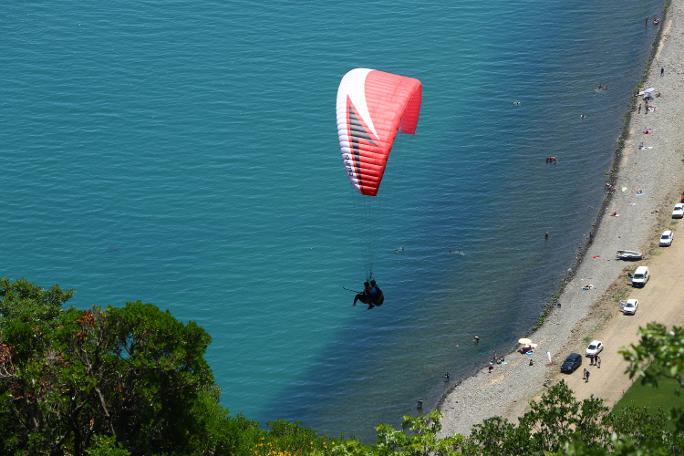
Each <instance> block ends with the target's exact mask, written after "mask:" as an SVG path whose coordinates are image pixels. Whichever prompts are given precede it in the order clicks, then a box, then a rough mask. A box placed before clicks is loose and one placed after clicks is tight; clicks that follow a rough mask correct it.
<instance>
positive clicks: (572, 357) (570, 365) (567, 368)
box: [561, 353, 582, 374]
mask: <svg viewBox="0 0 684 456" xmlns="http://www.w3.org/2000/svg"><path fill="white" fill-rule="evenodd" d="M581 365H582V356H581V355H580V354H579V353H570V354H569V355H568V357H567V358H565V361H563V364H561V372H562V373H564V374H572V373H573V372H575V369H577V368H578V367H580V366H581Z"/></svg>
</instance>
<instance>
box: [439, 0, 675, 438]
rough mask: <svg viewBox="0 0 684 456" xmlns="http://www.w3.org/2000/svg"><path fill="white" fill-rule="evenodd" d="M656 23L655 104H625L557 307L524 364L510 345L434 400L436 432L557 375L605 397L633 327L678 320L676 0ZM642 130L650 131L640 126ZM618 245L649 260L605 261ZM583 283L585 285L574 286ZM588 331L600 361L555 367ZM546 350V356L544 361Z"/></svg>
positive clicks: (516, 398)
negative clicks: (611, 187)
mask: <svg viewBox="0 0 684 456" xmlns="http://www.w3.org/2000/svg"><path fill="white" fill-rule="evenodd" d="M635 26H639V24H637V25H635ZM661 26H663V27H664V29H663V32H662V35H661V39H660V42H659V46H658V48H657V51H656V53H655V56H654V58H653V62H652V64H651V67H650V70H649V72H648V81H647V82H646V83H645V85H644V86H645V87H655V88H656V92H660V94H661V95H660V96H659V97H656V98H655V99H654V101H653V103H651V105H652V106H655V108H656V110H655V111H649V112H647V111H646V110H645V109H644V104H643V102H641V103H640V104H641V105H642V106H641V111H640V112H637V109H635V111H634V112H633V114H632V119H631V122H630V125H629V135H628V137H627V139H626V141H625V144H624V148H623V150H622V153H621V155H620V158H619V163H618V169H619V172H618V176H617V179H616V181H615V187H616V190H615V193H614V195H613V197H612V199H611V200H610V202H609V203H608V205H607V207H606V211H605V216H604V217H603V218H602V219H601V221H600V223H599V225H598V227H597V229H596V230H595V233H594V234H593V243H592V244H591V245H589V247H588V248H587V250H586V252H585V255H584V259H583V261H582V262H581V264H580V265H579V267H578V269H577V270H576V274H574V276H573V279H572V280H571V281H570V282H569V283H568V284H567V285H566V287H565V289H564V291H563V293H562V295H561V297H560V300H559V303H560V307H557V308H555V309H554V310H553V311H552V312H551V313H550V314H549V315H548V317H547V319H546V322H545V323H544V325H543V326H542V327H541V328H540V329H538V330H537V331H536V332H535V333H533V334H532V335H530V336H529V337H530V338H531V339H532V340H533V341H534V342H535V343H537V344H539V346H538V348H537V350H536V352H535V354H534V356H533V359H534V365H533V366H530V365H529V358H528V357H527V356H524V355H521V354H519V353H517V352H513V353H510V354H508V355H506V357H505V359H506V362H507V364H505V365H504V364H499V365H495V367H494V370H493V372H492V373H488V372H487V370H488V369H487V361H488V360H483V366H482V369H481V370H480V372H478V373H477V374H476V375H475V376H473V377H470V378H468V379H466V380H464V381H463V382H462V383H461V384H460V385H458V386H457V387H455V388H454V389H453V390H452V391H450V392H449V394H448V395H447V396H446V397H445V398H444V399H443V401H442V403H441V405H440V410H441V411H442V413H443V434H445V435H446V434H452V433H461V434H467V433H469V432H470V429H471V427H472V426H473V425H474V424H477V423H480V422H482V421H483V420H484V419H486V418H488V417H492V416H497V415H498V416H503V417H506V418H508V419H509V420H513V421H515V419H516V418H517V417H519V416H520V415H522V414H523V413H524V412H525V411H526V409H527V406H528V403H529V401H530V400H531V399H533V398H535V397H537V396H538V395H540V394H541V393H542V392H543V391H544V386H545V385H547V386H548V385H549V384H553V383H554V382H557V381H559V380H560V379H565V380H566V381H567V382H568V383H569V385H570V387H571V388H572V389H573V390H574V391H575V393H576V395H577V396H578V398H580V399H583V398H585V397H589V395H590V394H594V395H596V396H598V397H601V398H603V399H605V400H606V401H607V403H608V404H609V405H610V404H613V403H615V402H616V401H617V400H619V399H620V397H621V396H622V393H623V392H624V391H625V390H626V389H627V388H628V387H629V385H630V384H631V382H630V380H629V379H628V378H627V376H626V375H625V374H624V369H625V364H624V362H623V361H622V360H621V357H620V356H619V355H618V354H617V350H618V349H619V348H620V347H623V346H626V345H628V344H629V343H633V342H637V340H638V337H637V328H638V327H639V326H643V325H645V324H646V323H647V322H649V321H659V322H663V323H666V324H668V325H672V324H678V325H682V324H684V311H682V310H684V306H683V304H684V290H683V292H680V291H679V290H677V285H678V284H681V283H684V281H683V280H682V279H683V278H684V229H678V226H679V225H680V224H684V221H673V220H671V218H670V214H671V210H672V206H673V205H674V203H676V202H678V201H679V195H680V194H681V192H682V191H684V0H673V1H672V3H671V5H670V8H669V10H668V13H667V17H666V18H665V21H664V23H663V24H662V25H661ZM661 68H664V75H663V76H661V74H660V71H661ZM638 104H639V103H638ZM647 129H651V131H652V133H650V134H644V131H646V130H647ZM642 143H643V148H640V145H641V144H642ZM639 191H641V193H637V192H639ZM612 214H617V215H612ZM588 228H589V227H588ZM668 228H670V229H673V230H675V240H674V243H673V245H672V247H670V248H658V247H657V240H658V238H659V235H660V233H661V232H662V231H663V230H664V229H668ZM622 249H629V250H633V249H642V250H643V251H644V252H648V253H649V258H647V259H646V260H645V261H641V262H637V263H625V262H622V261H617V260H615V252H616V251H617V250H622ZM639 264H646V265H648V266H649V268H650V269H651V275H652V277H651V280H650V282H649V283H648V284H647V285H646V287H645V288H643V289H640V290H637V289H632V288H631V287H629V282H628V277H627V272H628V271H631V270H633V269H634V268H635V267H636V266H637V265H639ZM588 284H591V286H592V287H591V288H590V289H588V290H585V289H583V288H584V287H585V286H586V285H588ZM683 288H684V287H683ZM627 297H634V298H637V299H639V301H640V306H639V310H638V312H637V314H636V316H635V317H628V316H623V315H622V314H621V313H619V312H618V308H617V302H618V298H627ZM521 336H523V335H522V334H521ZM589 339H599V340H602V341H603V343H604V345H605V347H606V348H605V350H604V351H603V353H602V354H601V361H602V363H601V368H600V369H599V368H597V367H594V366H589V362H588V360H587V359H586V358H585V361H584V362H583V366H582V367H581V368H580V369H578V370H577V371H576V372H575V373H574V374H572V375H561V374H560V373H559V365H560V363H561V362H562V361H563V359H564V358H565V356H566V355H567V354H568V353H570V352H572V351H575V352H577V353H581V354H584V349H585V347H586V344H587V342H588V340H589ZM515 343H516V341H511V344H515ZM547 351H548V352H550V353H551V354H552V359H553V363H552V364H548V360H547V359H546V352H547ZM584 367H586V368H587V369H589V370H590V372H591V376H590V381H589V383H584V381H583V380H582V369H583V368H584Z"/></svg>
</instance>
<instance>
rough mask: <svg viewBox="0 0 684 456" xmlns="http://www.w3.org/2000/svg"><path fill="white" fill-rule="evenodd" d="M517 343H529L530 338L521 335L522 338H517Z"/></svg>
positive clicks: (530, 341)
mask: <svg viewBox="0 0 684 456" xmlns="http://www.w3.org/2000/svg"><path fill="white" fill-rule="evenodd" d="M518 343H519V344H521V345H530V344H531V343H532V340H531V339H528V338H527V337H523V338H522V339H518Z"/></svg>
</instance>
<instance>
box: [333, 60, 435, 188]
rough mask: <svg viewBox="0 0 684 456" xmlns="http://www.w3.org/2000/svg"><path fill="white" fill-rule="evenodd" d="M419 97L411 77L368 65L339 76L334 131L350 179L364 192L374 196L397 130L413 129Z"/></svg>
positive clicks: (419, 87) (416, 82) (419, 90)
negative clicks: (375, 68)
mask: <svg viewBox="0 0 684 456" xmlns="http://www.w3.org/2000/svg"><path fill="white" fill-rule="evenodd" d="M421 99H422V85H421V83H420V81H419V80H417V79H414V78H409V77H406V76H400V75H397V74H391V73H385V72H383V71H378V70H371V69H368V68H355V69H353V70H351V71H349V72H348V73H347V74H345V75H344V77H343V78H342V81H341V82H340V87H339V88H338V90H337V133H338V136H339V139H340V148H341V152H342V161H343V162H344V167H345V169H346V171H347V175H348V176H349V180H350V181H351V183H352V184H353V185H354V187H356V189H357V190H358V191H359V192H360V193H361V194H362V195H368V196H376V195H377V193H378V189H379V187H380V182H381V181H382V176H383V175H384V173H385V167H386V166H387V159H388V158H389V154H390V151H391V149H392V144H393V143H394V138H395V137H396V135H397V131H398V130H401V131H402V132H403V133H407V134H414V133H415V132H416V127H417V125H418V117H419V115H420V103H421Z"/></svg>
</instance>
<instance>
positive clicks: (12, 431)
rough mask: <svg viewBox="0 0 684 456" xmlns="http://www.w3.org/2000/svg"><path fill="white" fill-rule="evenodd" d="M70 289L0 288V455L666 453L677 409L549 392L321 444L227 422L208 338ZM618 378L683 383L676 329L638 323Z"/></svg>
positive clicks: (282, 429)
mask: <svg viewBox="0 0 684 456" xmlns="http://www.w3.org/2000/svg"><path fill="white" fill-rule="evenodd" d="M72 295H73V292H72V291H71V290H62V289H60V288H59V287H58V286H53V287H52V288H50V289H47V290H45V289H42V288H39V287H37V286H35V285H33V284H31V283H29V282H27V281H25V280H18V281H16V282H12V281H9V280H7V279H0V454H8V455H12V454H15V455H44V454H45V455H47V454H49V455H62V454H69V455H79V456H80V455H90V456H137V455H237V456H242V455H245V456H246V455H250V456H254V455H256V456H292V455H314V456H324V455H333V456H390V455H405V456H457V455H458V456H460V455H463V456H469V455H483V454H486V455H494V456H495V455H523V454H524V455H582V456H593V455H606V454H612V455H642V454H643V455H672V454H682V453H683V451H682V449H683V448H684V412H683V411H682V410H675V411H674V412H672V414H671V415H669V416H668V415H665V414H664V413H660V414H655V415H653V414H647V413H646V411H645V410H643V409H634V408H627V409H624V410H621V411H619V412H616V413H611V412H610V411H609V409H608V408H607V407H606V406H605V405H604V404H603V402H602V401H601V400H600V399H597V398H594V397H591V398H589V399H585V400H583V401H579V400H577V399H576V398H575V397H574V395H573V393H572V391H571V390H570V389H569V388H568V386H567V385H566V384H565V382H560V383H558V384H557V385H555V386H553V387H551V388H549V389H548V390H547V391H546V392H545V394H543V395H542V397H541V398H540V400H538V401H534V402H532V403H531V404H530V408H529V411H528V412H527V413H525V414H524V415H523V416H522V417H521V418H520V419H519V420H518V422H517V423H511V422H508V421H506V420H504V419H503V418H501V417H494V418H490V419H488V420H485V421H484V422H482V423H481V424H478V425H476V426H475V427H474V428H473V430H472V433H471V435H470V436H468V437H463V436H460V435H456V436H451V437H447V438H440V437H439V434H440V431H441V424H440V414H439V412H437V411H433V412H430V413H429V414H426V415H421V416H416V417H412V416H406V417H404V419H403V422H402V426H401V427H400V428H398V429H396V428H394V427H392V426H389V425H385V424H383V425H379V426H378V427H377V428H376V431H377V442H376V443H375V444H374V445H367V444H364V443H362V442H359V441H358V440H354V439H335V440H333V439H329V438H327V437H324V436H319V435H317V434H316V433H315V432H314V431H312V430H310V429H307V428H305V427H303V426H301V425H300V424H298V423H288V422H286V421H280V420H279V421H274V422H271V423H269V425H268V428H267V429H264V428H262V427H261V426H260V425H259V424H258V423H256V422H254V421H251V420H249V419H247V418H244V417H242V416H235V417H231V416H229V414H228V411H227V410H226V409H224V408H223V407H222V406H221V405H220V404H219V402H218V397H219V391H218V388H217V386H216V385H215V383H214V378H213V376H212V373H211V370H210V368H209V366H208V365H207V363H206V361H205V360H204V354H205V352H206V349H207V347H208V345H209V343H210V337H209V335H208V334H207V333H206V332H205V331H204V330H203V329H202V328H200V327H199V326H197V325H196V324H195V323H193V322H189V323H182V322H179V321H178V320H176V319H175V318H173V317H172V316H171V314H169V313H168V312H163V311H161V310H159V309H158V308H157V307H155V306H153V305H151V304H145V303H142V302H140V301H136V302H130V303H128V304H126V305H125V306H124V307H122V308H114V307H107V308H106V309H102V308H99V307H92V308H91V309H88V310H79V309H75V308H72V307H64V305H65V304H66V303H67V301H68V300H69V299H70V298H71V297H72ZM623 355H624V356H625V358H626V359H627V360H628V361H629V362H630V365H629V369H628V373H629V374H630V376H631V377H635V376H636V377H638V378H641V379H642V381H644V382H648V383H651V384H654V385H657V383H658V379H662V378H669V379H674V380H675V381H677V382H678V384H679V385H680V386H683V387H684V374H683V373H682V372H683V371H684V370H683V369H684V331H683V330H682V328H677V327H675V328H673V329H670V330H668V329H666V328H665V327H664V326H662V325H657V324H649V325H648V326H647V327H646V328H644V329H642V332H641V340H640V342H639V344H636V345H633V346H631V347H630V348H628V349H626V350H624V351H623Z"/></svg>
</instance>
